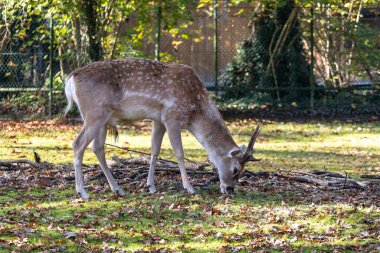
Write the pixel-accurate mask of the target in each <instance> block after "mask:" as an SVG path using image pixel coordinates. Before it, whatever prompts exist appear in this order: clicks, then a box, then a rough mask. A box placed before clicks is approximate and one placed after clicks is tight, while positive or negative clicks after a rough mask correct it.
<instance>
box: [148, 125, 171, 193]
mask: <svg viewBox="0 0 380 253" xmlns="http://www.w3.org/2000/svg"><path fill="white" fill-rule="evenodd" d="M165 131H166V129H165V126H164V125H163V124H161V123H160V122H157V121H153V130H152V154H151V159H150V167H149V174H148V179H147V185H148V187H149V192H150V193H155V192H156V186H155V184H154V172H155V170H156V161H157V157H158V155H159V153H160V149H161V144H162V138H163V137H164V134H165Z"/></svg>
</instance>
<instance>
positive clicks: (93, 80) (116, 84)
mask: <svg viewBox="0 0 380 253" xmlns="http://www.w3.org/2000/svg"><path fill="white" fill-rule="evenodd" d="M65 93H66V97H67V100H68V105H67V108H66V111H65V114H67V112H68V111H69V110H70V108H71V107H72V105H73V101H74V102H75V103H76V104H77V106H78V109H79V111H80V114H81V116H82V118H83V120H84V125H83V128H82V130H81V131H80V133H79V135H78V136H77V138H76V139H75V140H74V142H73V149H74V168H75V182H76V191H77V192H78V193H79V194H80V195H81V196H82V198H85V199H86V198H88V197H89V195H88V194H87V192H86V190H85V188H84V178H83V173H82V159H83V154H84V151H85V149H86V147H87V146H88V145H89V144H90V142H91V141H93V144H92V149H93V151H94V153H95V154H96V156H97V158H98V160H99V163H100V167H101V169H102V170H103V172H104V174H105V176H106V178H107V180H108V183H109V184H110V187H111V190H112V191H113V192H115V193H117V194H119V195H122V196H124V195H125V193H124V191H123V190H122V189H121V188H120V187H119V185H118V184H117V182H116V181H115V179H114V178H113V176H112V174H111V172H110V170H109V169H108V167H107V164H106V160H105V154H104V144H105V139H106V132H107V126H108V127H111V129H112V128H113V129H116V124H117V123H118V122H120V121H123V120H141V119H150V120H152V121H153V130H152V140H151V145H152V146H151V152H152V154H151V161H150V169H149V174H148V179H147V184H148V187H149V190H150V192H151V193H154V192H156V188H155V184H154V172H155V166H156V160H157V156H158V155H159V152H160V148H161V143H162V139H163V136H164V134H165V132H166V131H167V132H168V135H169V140H170V143H171V146H172V148H173V150H174V155H175V157H176V158H177V160H178V166H179V169H180V173H181V177H182V183H183V187H184V188H185V189H186V190H187V191H188V192H189V193H194V192H195V191H194V189H193V187H192V185H191V184H190V182H189V179H188V176H187V173H186V170H185V166H184V153H183V147H182V140H181V130H182V129H188V130H189V131H190V132H191V133H192V134H193V135H194V136H195V138H196V139H197V140H198V141H199V142H200V143H201V144H202V145H203V147H204V148H205V149H206V151H207V152H208V155H209V159H210V161H211V162H212V163H213V164H214V165H215V166H216V167H217V169H218V174H219V179H220V189H221V192H222V193H233V191H234V186H235V184H236V182H237V180H238V178H239V176H240V174H241V173H242V171H243V168H244V165H245V164H246V163H247V162H248V161H256V160H258V159H255V158H254V157H253V156H252V152H253V145H254V143H255V141H256V138H257V136H258V134H259V132H260V129H259V128H258V127H257V128H256V130H255V132H254V133H253V135H252V137H251V140H250V143H249V145H248V148H247V150H246V152H245V153H244V148H240V147H238V146H237V145H236V144H235V142H234V140H233V139H232V137H231V134H230V133H229V131H228V129H227V127H226V125H225V123H224V121H223V119H222V117H221V115H220V113H219V111H218V110H217V108H216V106H215V105H214V103H213V102H212V100H211V99H210V97H209V96H208V94H207V91H206V89H205V87H204V85H203V84H202V82H201V81H200V79H199V78H198V76H197V74H196V73H195V71H194V70H193V69H192V68H191V67H189V66H186V65H179V64H169V63H162V62H158V61H152V60H144V59H124V60H112V61H104V62H94V63H91V64H89V65H87V66H85V67H83V68H79V69H77V70H75V71H74V72H72V73H71V74H70V75H69V76H68V78H67V79H66V86H65Z"/></svg>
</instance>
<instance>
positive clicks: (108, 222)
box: [0, 121, 380, 252]
mask: <svg viewBox="0 0 380 253" xmlns="http://www.w3.org/2000/svg"><path fill="white" fill-rule="evenodd" d="M0 124H2V127H1V129H0V138H1V141H0V160H8V159H17V158H28V159H32V157H33V154H32V153H33V150H34V151H36V152H37V153H39V154H40V156H41V158H42V160H44V161H48V162H51V163H70V162H71V160H72V150H71V142H72V140H73V139H74V138H75V135H76V131H75V130H74V129H76V130H78V131H79V129H80V125H75V126H67V125H60V126H55V125H54V124H53V123H49V124H45V123H44V124H45V125H44V126H41V127H36V125H37V123H34V124H32V123H29V126H28V125H27V124H11V123H9V122H8V123H7V122H3V123H0ZM255 125H256V124H255V123H254V122H252V121H235V122H229V123H228V126H229V128H230V130H231V132H232V134H233V137H234V139H235V140H236V141H237V143H239V144H242V143H245V144H246V143H247V141H248V139H249V136H250V133H251V131H252V129H253V128H254V126H255ZM261 126H262V127H263V131H262V135H261V137H260V138H259V139H258V141H257V144H256V156H257V157H260V158H263V161H262V162H260V163H257V164H254V165H250V167H249V169H252V170H279V169H284V170H294V169H295V170H313V169H319V170H323V169H327V170H331V171H338V172H347V173H348V174H349V175H350V176H353V177H358V176H359V175H360V174H379V173H380V167H379V166H380V165H379V161H380V155H379V154H380V145H379V143H380V125H379V124H375V123H373V124H370V123H366V124H360V125H356V124H344V123H323V124H312V123H310V124H306V123H305V124H301V123H277V122H269V123H261ZM135 128H137V130H136V129H134V130H131V129H130V130H128V128H127V129H123V130H122V131H121V136H120V139H119V141H118V143H117V145H120V146H124V147H130V148H132V149H135V150H139V151H146V152H149V148H150V147H149V145H150V136H149V135H150V132H149V130H147V129H146V126H145V125H138V126H137V127H135ZM148 129H149V128H148ZM183 140H184V141H183V142H184V147H185V154H186V157H187V158H190V159H194V160H197V161H204V160H206V159H207V154H206V153H205V152H204V150H203V149H202V148H201V146H200V145H199V144H198V143H197V142H196V140H195V139H194V138H193V137H192V136H190V134H188V133H184V135H183ZM108 142H109V143H113V141H112V139H111V138H109V140H108ZM106 149H107V157H108V158H110V157H111V156H112V155H113V154H116V155H118V156H121V157H128V156H130V155H136V154H129V153H126V152H125V151H123V150H120V149H117V148H112V147H107V148H106ZM172 154H173V153H172V151H171V149H170V145H169V141H168V139H167V137H165V139H164V142H163V153H162V155H161V156H162V157H164V158H169V159H171V158H173V155H172ZM84 163H86V164H95V163H96V158H95V156H94V155H93V154H92V151H91V150H90V149H89V150H88V151H87V152H86V155H85V159H84ZM6 173H7V172H3V171H0V177H1V176H5V175H6ZM126 190H128V189H126ZM0 192H1V194H0V252H9V251H12V250H15V251H22V252H25V251H32V252H33V251H34V252H40V251H43V250H50V251H59V252H76V251H83V252H104V251H106V250H110V251H112V252H113V251H126V252H131V251H146V252H151V251H160V250H166V251H170V252H171V251H177V252H178V251H182V252H233V251H235V252H252V251H257V250H260V249H261V250H267V251H269V252H283V251H285V250H289V251H301V250H302V251H303V252H313V251H314V252H319V251H327V252H331V251H332V250H333V249H338V250H342V251H345V252H358V251H362V252H363V251H371V250H372V251H373V252H375V251H376V250H379V249H380V248H379V247H380V245H379V243H378V242H379V238H380V232H379V229H378V228H379V227H380V204H379V201H377V202H376V201H372V202H370V203H368V201H366V196H365V195H363V194H364V193H361V192H356V191H349V192H348V193H342V192H331V193H330V192H328V193H325V194H332V195H334V196H338V197H336V198H333V199H334V200H329V199H326V200H324V201H314V200H313V196H312V195H313V194H316V195H317V194H321V193H320V192H309V193H303V195H302V196H301V195H297V194H298V193H296V192H292V191H283V190H276V188H274V190H271V191H268V190H267V189H260V188H259V189H256V190H254V191H252V192H242V191H238V192H237V193H236V195H235V196H223V195H221V194H220V193H219V190H218V187H217V186H216V185H213V186H210V187H209V188H206V189H201V190H200V191H199V192H198V194H196V195H189V194H184V193H180V192H174V193H170V192H169V193H163V194H153V195H152V194H147V193H128V194H127V196H126V197H123V198H118V197H116V196H114V195H113V194H111V193H110V191H109V189H108V188H105V189H104V190H101V191H97V192H93V191H91V189H90V190H89V193H90V194H91V198H90V200H89V201H85V202H83V201H80V200H78V199H77V198H76V196H75V190H74V185H73V184H72V183H71V184H69V185H67V186H64V187H61V188H58V187H57V188H52V189H49V190H47V189H41V188H38V187H30V188H29V189H27V190H25V189H17V188H16V187H13V186H3V185H0ZM69 232H71V233H75V236H72V237H71V238H68V237H69V236H68V235H69V234H68V233H69Z"/></svg>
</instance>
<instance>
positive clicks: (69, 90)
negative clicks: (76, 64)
mask: <svg viewBox="0 0 380 253" xmlns="http://www.w3.org/2000/svg"><path fill="white" fill-rule="evenodd" d="M65 94H66V99H67V106H66V109H65V116H66V114H67V113H68V112H69V111H70V109H71V108H72V107H73V102H74V99H75V82H74V76H72V75H69V76H68V77H67V78H66V82H65Z"/></svg>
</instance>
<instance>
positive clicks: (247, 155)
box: [237, 125, 261, 177]
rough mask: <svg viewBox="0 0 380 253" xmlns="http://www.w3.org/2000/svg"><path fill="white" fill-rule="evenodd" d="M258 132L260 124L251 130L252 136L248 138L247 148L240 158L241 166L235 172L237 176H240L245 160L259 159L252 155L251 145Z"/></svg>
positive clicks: (253, 160) (254, 160) (255, 160)
mask: <svg viewBox="0 0 380 253" xmlns="http://www.w3.org/2000/svg"><path fill="white" fill-rule="evenodd" d="M260 132H261V129H260V126H259V125H258V126H257V127H256V129H255V131H253V134H252V137H251V139H250V140H249V143H248V147H247V150H246V151H245V154H244V155H243V157H242V158H241V160H240V164H241V167H240V171H239V173H237V176H238V177H240V175H241V174H242V172H243V170H244V165H245V164H246V163H247V162H257V161H261V159H258V158H255V157H253V155H252V154H253V146H254V145H255V142H256V139H257V137H258V136H259V134H260Z"/></svg>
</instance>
